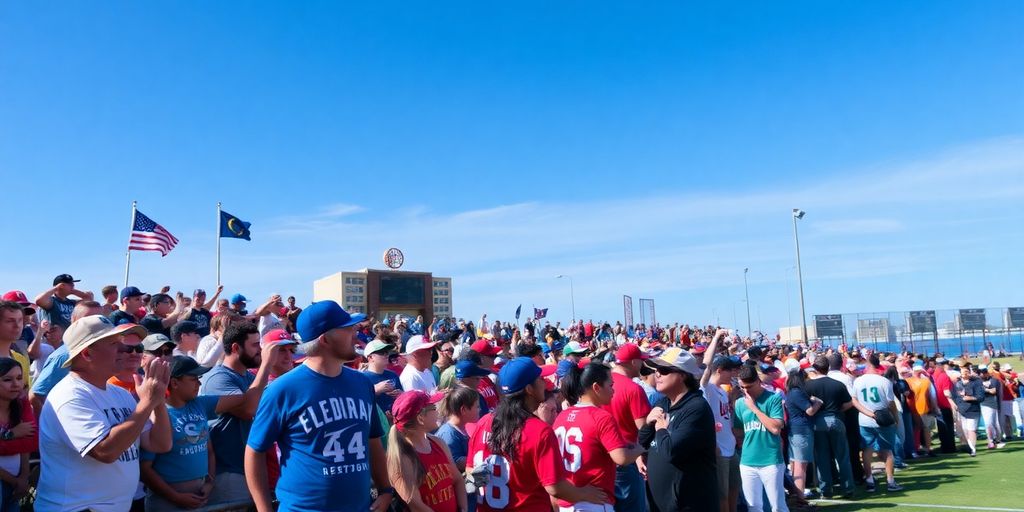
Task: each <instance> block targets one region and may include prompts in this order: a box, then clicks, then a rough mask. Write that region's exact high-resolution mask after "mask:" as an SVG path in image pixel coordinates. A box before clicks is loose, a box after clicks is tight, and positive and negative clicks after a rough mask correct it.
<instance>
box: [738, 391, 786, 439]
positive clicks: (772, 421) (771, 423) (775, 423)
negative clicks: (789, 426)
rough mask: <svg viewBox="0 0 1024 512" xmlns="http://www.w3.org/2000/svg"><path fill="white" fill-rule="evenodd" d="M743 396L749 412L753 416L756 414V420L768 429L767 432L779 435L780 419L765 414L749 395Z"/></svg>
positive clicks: (780, 428) (780, 430)
mask: <svg viewBox="0 0 1024 512" xmlns="http://www.w3.org/2000/svg"><path fill="white" fill-rule="evenodd" d="M744 398H745V400H746V404H747V408H749V409H750V412H752V413H754V416H757V419H758V421H760V422H761V424H762V425H764V428H766V429H768V431H769V432H771V433H772V434H775V435H779V433H780V432H782V420H781V419H779V418H772V417H771V416H769V415H767V414H765V413H764V411H762V410H761V409H760V408H758V407H757V403H756V402H755V401H754V399H752V398H750V395H746V396H745V397H744Z"/></svg>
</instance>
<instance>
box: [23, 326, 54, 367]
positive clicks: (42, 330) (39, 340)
mask: <svg viewBox="0 0 1024 512" xmlns="http://www.w3.org/2000/svg"><path fill="white" fill-rule="evenodd" d="M49 329H50V322H49V320H43V321H42V322H41V323H40V324H39V329H37V330H36V335H35V337H34V338H32V343H31V344H29V346H28V358H29V359H31V360H33V361H35V360H36V359H39V358H40V357H41V356H42V355H43V336H45V335H46V331H48V330H49Z"/></svg>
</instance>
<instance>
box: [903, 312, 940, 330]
mask: <svg viewBox="0 0 1024 512" xmlns="http://www.w3.org/2000/svg"><path fill="white" fill-rule="evenodd" d="M909 318H910V333H911V334H935V333H936V330H937V329H936V324H935V311H911V312H910V315H909Z"/></svg>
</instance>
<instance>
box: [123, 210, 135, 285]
mask: <svg viewBox="0 0 1024 512" xmlns="http://www.w3.org/2000/svg"><path fill="white" fill-rule="evenodd" d="M136 204H138V202H137V201H132V223H131V225H129V226H128V248H126V249H125V251H124V286H125V288H127V287H128V270H129V269H130V268H131V266H132V250H131V246H132V231H135V205H136Z"/></svg>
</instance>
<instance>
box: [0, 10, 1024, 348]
mask: <svg viewBox="0 0 1024 512" xmlns="http://www.w3.org/2000/svg"><path fill="white" fill-rule="evenodd" d="M105 7H106V8H105V9H97V5H96V4H89V3H85V2H79V3H71V4H38V3H7V4H4V5H3V6H2V7H0V48H4V49H5V50H4V51H2V52H0V98H3V100H2V101H0V175H2V176H3V177H4V178H6V180H5V182H6V183H7V184H8V186H7V187H5V193H4V194H3V197H4V203H5V206H6V209H7V212H8V214H7V222H6V223H5V224H4V226H5V229H4V231H5V232H6V234H7V236H6V237H4V241H3V242H0V249H2V250H3V252H4V254H5V257H4V262H5V264H4V265H3V266H2V268H0V282H2V283H3V284H2V285H0V288H5V289H9V288H20V289H24V290H25V291H26V292H28V293H30V294H34V293H36V292H38V291H39V290H41V289H43V288H45V287H46V286H47V285H48V284H49V282H50V280H51V279H52V277H53V275H55V274H56V273H58V272H65V271H66V272H70V273H72V274H75V275H76V276H81V277H82V278H83V279H84V280H85V282H84V283H83V284H84V285H86V286H87V287H90V288H97V289H98V288H99V287H100V286H102V285H103V284H108V283H120V282H121V280H122V274H123V266H124V247H125V244H126V241H127V228H128V221H129V213H130V204H131V201H132V200H138V201H139V204H140V209H141V210H142V211H143V212H145V213H146V214H147V215H149V216H150V217H152V218H153V219H155V220H156V221H157V222H160V223H162V224H163V225H164V226H165V227H166V228H168V229H169V230H170V231H171V232H173V233H174V234H175V235H176V236H177V237H178V238H179V239H181V244H180V245H179V246H178V248H177V249H175V251H174V252H172V253H171V254H170V255H169V256H167V257H166V258H160V257H159V255H158V254H157V253H135V254H134V255H133V278H132V282H133V284H137V285H139V286H140V287H143V288H144V289H153V288H156V287H159V286H160V285H162V284H164V283H165V282H167V283H170V284H174V285H175V286H176V287H180V288H182V289H191V288H194V287H196V286H202V287H206V288H212V287H213V281H214V238H213V237H214V231H213V230H214V228H215V226H216V223H215V221H216V217H215V204H216V202H217V201H223V202H224V208H225V209H226V210H227V211H229V212H231V213H234V214H236V215H238V216H239V217H241V218H243V219H245V220H247V221H249V222H252V224H253V227H252V231H253V241H252V242H251V243H246V242H243V241H238V240H226V241H225V242H224V262H225V265H224V270H223V277H224V281H225V284H226V286H227V287H228V288H229V289H230V290H231V291H241V292H243V293H245V294H246V295H248V296H250V298H254V297H262V296H266V295H269V294H270V293H273V292H281V293H285V294H295V295H296V296H298V297H299V298H300V301H306V300H308V299H309V298H310V296H311V293H312V284H311V283H312V281H313V280H314V279H316V278H318V277H321V276H323V275H327V274H330V273H333V272H336V271H338V270H342V269H357V268H362V267H367V266H369V267H376V268H380V267H381V266H382V263H381V254H382V252H383V251H384V249H386V248H387V247H391V246H396V247H400V248H402V249H403V250H404V252H405V254H406V268H407V269H409V270H427V271H433V272H434V273H435V274H438V275H446V276H452V277H453V278H454V279H455V283H454V297H453V298H454V306H455V310H456V314H457V315H459V316H465V317H477V316H478V315H479V314H480V313H481V312H483V311H489V312H490V316H491V318H497V319H507V318H509V317H510V316H511V314H512V312H513V311H514V309H515V307H516V305H518V304H519V303H523V304H525V305H526V307H530V305H531V304H533V305H536V306H538V307H542V306H546V307H550V308H551V313H552V315H553V316H554V317H555V318H558V319H563V320H567V319H568V318H569V316H570V313H569V293H568V286H567V283H566V282H565V281H564V280H562V281H559V280H555V279H554V276H555V275H557V274H569V275H572V276H573V277H574V283H575V299H576V310H577V314H578V316H580V317H584V318H589V317H593V318H595V319H598V318H604V319H618V318H621V315H622V299H621V295H622V294H624V293H625V294H629V295H632V296H633V297H634V299H636V298H639V297H647V298H653V299H655V301H656V307H657V312H658V318H659V319H660V320H663V321H664V320H679V321H689V322H708V321H713V320H714V316H716V315H717V316H718V317H719V318H720V320H721V321H722V323H724V324H733V319H732V317H733V315H732V311H733V308H734V307H735V308H736V310H737V311H738V315H739V318H740V321H739V322H738V323H740V324H745V319H744V318H743V316H744V315H743V307H744V305H743V303H742V302H738V301H740V300H742V299H743V268H744V267H749V268H750V275H749V276H750V298H751V306H752V312H753V313H754V316H755V319H754V323H755V327H756V324H757V322H758V321H757V318H756V317H757V315H758V312H759V313H760V318H761V325H762V327H763V328H764V329H765V330H772V331H774V329H775V328H776V327H777V326H779V325H784V324H786V323H788V317H789V316H790V313H789V311H790V310H792V311H794V313H792V314H793V315H794V316H795V315H796V313H795V311H797V309H796V307H797V303H796V292H795V281H794V279H793V277H792V271H791V270H790V267H791V266H792V265H793V264H794V257H793V243H792V225H791V222H790V213H789V212H790V210H791V208H793V207H801V208H803V209H805V210H807V211H808V216H807V217H806V219H805V220H804V221H802V224H801V230H802V231H801V237H802V238H801V241H802V251H803V257H804V278H805V291H806V294H807V310H808V315H812V314H816V313H819V314H820V313H836V312H858V311H886V310H903V309H919V308H955V307H976V306H1002V305H1024V297H1021V291H1020V290H1021V287H1020V283H1021V282H1022V281H1024V271H1022V270H1021V265H1020V263H1019V262H1020V254H1021V253H1022V252H1024V242H1022V240H1021V237H1020V233H1021V231H1020V226H1021V221H1022V220H1024V207H1022V206H1021V199H1024V66H1021V65H1020V63H1021V59H1022V56H1024V32H1022V31H1021V30H1020V27H1021V26H1024V5H1022V4H1020V3H1019V2H973V3H954V2H900V3H897V4H893V3H891V2H856V3H840V2H831V3H822V2H785V3H778V2H742V3H741V2H735V3H723V2H705V3H694V2H645V3H635V2H632V3H609V2H557V3H552V2H514V3H505V4H501V5H495V4H493V3H480V2H441V3H430V4H423V3H396V2H366V3H356V2H303V3H301V4H296V3H293V2H277V3H270V2H250V3H241V2H218V3H212V4H211V3H199V2H193V3H181V2H146V3H144V4H140V3H132V2H125V3H120V4H118V3H115V4H105ZM787 282H788V283H789V284H790V286H791V288H792V289H791V291H790V294H789V296H790V297H789V300H788V304H789V305H790V307H789V308H787V293H786V289H787ZM741 327H745V326H741Z"/></svg>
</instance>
